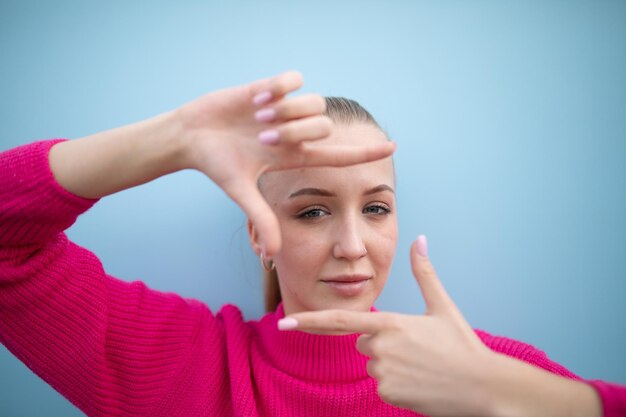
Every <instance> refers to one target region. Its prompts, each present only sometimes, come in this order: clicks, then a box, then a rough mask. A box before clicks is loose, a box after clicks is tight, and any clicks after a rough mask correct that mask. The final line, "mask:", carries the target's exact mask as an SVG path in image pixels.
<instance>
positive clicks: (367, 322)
mask: <svg viewBox="0 0 626 417" xmlns="http://www.w3.org/2000/svg"><path fill="white" fill-rule="evenodd" d="M389 323H390V317H389V314H388V313H383V312H357V311H347V310H322V311H308V312H304V313H296V314H291V315H289V316H287V317H285V318H284V319H282V320H279V322H278V328H279V329H280V330H301V331H304V332H308V333H315V334H340V333H343V334H346V333H366V334H375V333H377V332H379V331H381V330H382V329H384V328H385V327H387V326H388V325H389Z"/></svg>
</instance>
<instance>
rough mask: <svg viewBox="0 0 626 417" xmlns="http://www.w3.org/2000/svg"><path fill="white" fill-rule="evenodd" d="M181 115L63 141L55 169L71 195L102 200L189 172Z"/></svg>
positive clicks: (55, 151)
mask: <svg viewBox="0 0 626 417" xmlns="http://www.w3.org/2000/svg"><path fill="white" fill-rule="evenodd" d="M181 136H182V135H181V128H180V124H179V123H178V119H177V113H176V111H171V112H167V113H163V114H161V115H158V116H155V117H153V118H150V119H147V120H144V121H141V122H138V123H134V124H131V125H127V126H123V127H119V128H116V129H112V130H108V131H104V132H100V133H96V134H94V135H90V136H87V137H84V138H80V139H76V140H71V141H67V142H62V143H58V144H56V145H54V146H53V147H52V149H51V150H50V156H49V158H50V168H51V170H52V172H53V174H54V177H55V179H56V180H57V182H58V183H59V184H60V185H61V186H62V187H63V188H65V189H66V190H68V191H70V192H72V193H74V194H76V195H78V196H80V197H84V198H94V199H95V198H100V197H104V196H106V195H109V194H113V193H116V192H118V191H121V190H124V189H127V188H130V187H134V186H136V185H140V184H144V183H146V182H149V181H151V180H153V179H156V178H158V177H160V176H163V175H166V174H169V173H172V172H176V171H179V170H181V169H185V168H187V166H186V152H185V149H184V147H183V146H182V139H181Z"/></svg>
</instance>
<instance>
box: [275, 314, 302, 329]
mask: <svg viewBox="0 0 626 417" xmlns="http://www.w3.org/2000/svg"><path fill="white" fill-rule="evenodd" d="M296 327H298V320H296V319H294V318H291V317H286V318H284V319H280V320H278V330H291V329H295V328H296Z"/></svg>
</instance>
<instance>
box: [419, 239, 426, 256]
mask: <svg viewBox="0 0 626 417" xmlns="http://www.w3.org/2000/svg"><path fill="white" fill-rule="evenodd" d="M417 253H419V254H420V255H422V256H428V243H427V241H426V236H424V235H419V236H418V237H417Z"/></svg>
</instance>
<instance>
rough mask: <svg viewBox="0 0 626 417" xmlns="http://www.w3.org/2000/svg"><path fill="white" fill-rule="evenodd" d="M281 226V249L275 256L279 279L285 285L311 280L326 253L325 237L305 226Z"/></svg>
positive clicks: (316, 273)
mask: <svg viewBox="0 0 626 417" xmlns="http://www.w3.org/2000/svg"><path fill="white" fill-rule="evenodd" d="M281 226H282V227H281V230H282V240H283V242H282V247H283V249H281V251H280V253H278V254H277V255H276V257H275V262H276V268H277V269H278V275H279V276H280V277H281V281H283V283H285V284H287V285H289V283H304V282H310V281H312V280H311V277H314V276H317V275H318V272H319V269H320V268H321V267H322V265H323V263H324V259H325V257H326V255H327V253H328V251H327V248H326V239H324V237H323V236H320V233H314V232H312V231H311V230H307V229H306V228H302V227H295V226H294V225H291V226H290V225H286V226H285V225H281ZM292 288H293V287H292ZM294 289H295V288H294Z"/></svg>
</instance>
